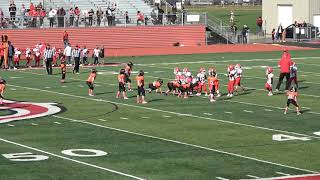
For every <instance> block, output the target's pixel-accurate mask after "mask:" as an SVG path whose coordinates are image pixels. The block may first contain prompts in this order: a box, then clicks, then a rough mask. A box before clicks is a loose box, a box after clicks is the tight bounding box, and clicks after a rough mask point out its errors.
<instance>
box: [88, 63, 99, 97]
mask: <svg viewBox="0 0 320 180" xmlns="http://www.w3.org/2000/svg"><path fill="white" fill-rule="evenodd" d="M96 77H97V70H96V69H92V70H91V73H90V75H89V77H88V79H87V85H88V86H89V93H88V94H89V96H94V94H93V89H94V84H93V83H94V80H95V79H96Z"/></svg>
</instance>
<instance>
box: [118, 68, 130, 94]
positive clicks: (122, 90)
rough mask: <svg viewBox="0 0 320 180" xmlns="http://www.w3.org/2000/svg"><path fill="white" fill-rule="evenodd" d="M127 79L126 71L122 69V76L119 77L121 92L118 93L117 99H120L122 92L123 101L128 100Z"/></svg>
mask: <svg viewBox="0 0 320 180" xmlns="http://www.w3.org/2000/svg"><path fill="white" fill-rule="evenodd" d="M125 78H126V75H125V69H121V70H120V74H119V75H118V82H119V90H118V92H117V96H116V98H119V97H120V94H121V92H122V96H123V99H128V98H127V95H126V87H125Z"/></svg>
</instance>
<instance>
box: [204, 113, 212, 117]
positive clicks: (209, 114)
mask: <svg viewBox="0 0 320 180" xmlns="http://www.w3.org/2000/svg"><path fill="white" fill-rule="evenodd" d="M203 114H204V115H208V116H212V115H213V114H211V113H203Z"/></svg>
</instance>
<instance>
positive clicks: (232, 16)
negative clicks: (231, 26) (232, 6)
mask: <svg viewBox="0 0 320 180" xmlns="http://www.w3.org/2000/svg"><path fill="white" fill-rule="evenodd" d="M233 22H234V12H233V11H230V23H233Z"/></svg>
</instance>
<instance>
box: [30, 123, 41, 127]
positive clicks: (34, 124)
mask: <svg viewBox="0 0 320 180" xmlns="http://www.w3.org/2000/svg"><path fill="white" fill-rule="evenodd" d="M31 125H32V126H38V125H39V124H36V123H31Z"/></svg>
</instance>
